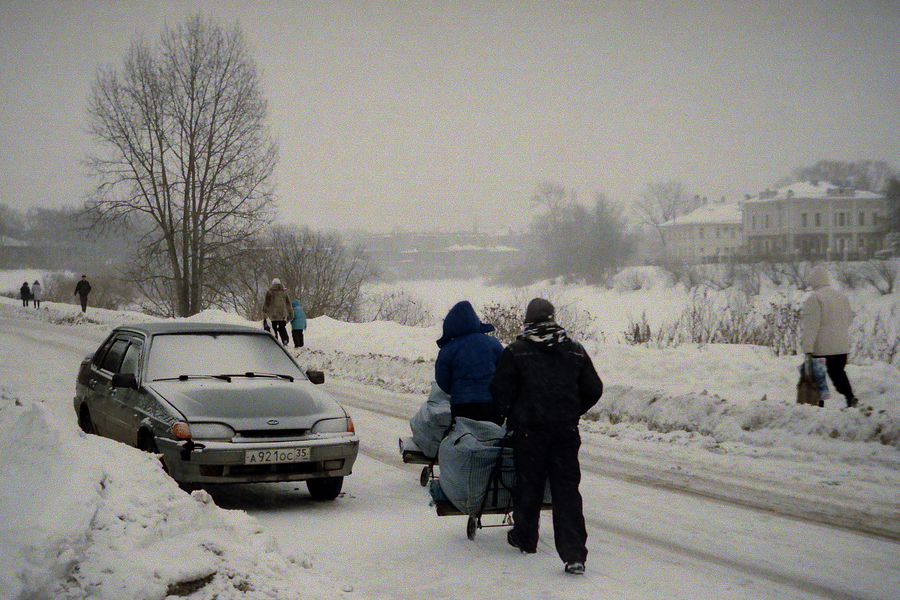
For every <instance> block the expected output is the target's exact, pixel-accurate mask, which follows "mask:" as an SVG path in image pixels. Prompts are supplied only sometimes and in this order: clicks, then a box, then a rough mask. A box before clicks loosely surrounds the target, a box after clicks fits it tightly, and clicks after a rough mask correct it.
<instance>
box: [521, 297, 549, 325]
mask: <svg viewBox="0 0 900 600" xmlns="http://www.w3.org/2000/svg"><path fill="white" fill-rule="evenodd" d="M555 312H556V309H554V308H553V305H552V304H550V301H549V300H544V299H543V298H535V299H534V300H532V301H531V302H529V303H528V308H526V309H525V322H526V323H540V322H541V321H552V320H553V316H554V313H555Z"/></svg>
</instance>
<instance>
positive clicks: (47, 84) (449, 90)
mask: <svg viewBox="0 0 900 600" xmlns="http://www.w3.org/2000/svg"><path fill="white" fill-rule="evenodd" d="M197 10H200V11H202V12H203V13H204V14H205V15H208V16H212V17H215V18H216V19H218V20H220V21H221V22H222V23H223V24H225V25H232V24H234V23H235V22H237V23H238V24H239V25H240V27H241V29H242V30H243V32H244V34H245V37H246V38H247V40H248V42H249V44H250V46H251V48H252V50H253V56H254V58H255V60H256V62H257V65H258V67H259V68H260V70H261V72H262V81H263V85H264V90H265V94H266V97H267V98H268V100H269V111H270V115H269V119H270V125H271V128H272V132H273V134H274V137H275V138H276V139H277V141H278V144H279V147H280V164H279V166H278V168H277V170H276V184H277V192H278V197H279V203H278V214H279V218H280V220H282V221H285V222H291V223H298V224H303V225H309V226H311V227H313V228H316V229H333V228H341V229H342V228H351V227H358V228H365V229H369V230H378V231H387V230H391V229H393V228H394V227H400V228H403V229H406V230H422V229H433V228H441V229H471V228H472V227H473V225H474V224H476V223H477V224H478V226H479V228H480V229H482V230H484V229H495V228H505V227H514V228H519V227H522V226H523V225H524V224H526V223H527V222H528V221H529V220H530V218H531V216H532V213H531V212H530V210H529V204H528V200H529V198H530V197H531V196H532V194H533V192H534V190H535V188H536V186H537V185H538V183H540V182H542V181H553V182H557V183H560V184H562V185H564V186H566V187H567V188H570V189H573V190H577V192H578V194H579V197H580V198H581V199H582V201H584V202H585V204H588V205H590V204H592V203H593V198H594V196H595V194H596V193H598V192H602V193H605V194H606V195H607V196H608V197H609V198H610V199H612V200H615V201H618V202H622V203H623V204H624V203H628V202H631V201H632V200H634V199H635V198H637V197H638V196H639V195H640V193H641V191H643V190H644V189H645V188H646V186H647V184H648V183H650V182H655V181H664V180H669V179H677V180H680V181H682V182H683V183H684V184H685V186H686V187H687V189H688V190H689V191H690V192H691V193H697V194H700V195H701V196H707V197H709V198H710V199H712V198H720V197H723V196H724V197H725V198H726V199H727V200H729V201H737V200H738V199H740V198H742V197H743V195H744V194H745V193H752V194H755V193H757V192H759V191H760V190H762V189H764V188H765V187H766V186H769V185H771V184H772V183H774V182H775V181H777V180H778V179H781V178H782V177H785V176H787V175H789V174H790V173H791V171H792V170H793V169H794V168H796V167H801V166H809V165H812V164H813V163H815V162H816V161H818V160H819V159H834V160H844V161H855V160H862V159H872V160H886V161H888V162H889V163H890V164H891V165H892V166H893V167H894V168H895V169H897V168H898V166H900V162H898V161H900V146H898V145H900V2H898V1H897V0H783V1H776V0H733V1H727V0H695V1H692V0H682V1H677V0H673V1H666V0H649V1H647V2H643V1H640V0H636V1H633V2H630V1H624V0H622V1H619V2H611V1H606V0H593V1H585V2H560V1H551V0H547V1H541V2H526V1H524V0H515V1H513V0H490V1H487V0H474V1H471V2H444V1H434V0H417V1H410V2H401V1H394V0H371V1H368V2H366V1H361V0H343V1H341V0H332V1H326V0H321V1H307V0H290V1H284V2H276V1H263V0H256V1H254V0H234V1H231V0H215V1H203V0H193V1H192V0H172V1H170V0H146V1H137V0H133V1H129V2H125V1H102V0H81V1H54V0H0V108H2V111H3V116H2V119H0V204H8V205H10V206H12V207H16V208H19V209H22V210H24V209H27V208H29V207H31V206H42V207H58V206H65V205H68V206H74V205H78V204H80V203H81V202H82V201H83V200H84V195H85V193H86V192H87V190H88V189H89V187H90V185H89V180H88V179H86V178H85V174H84V171H83V168H82V166H81V161H82V159H83V157H84V155H85V153H86V152H88V151H89V150H90V149H91V144H92V141H91V139H90V138H89V137H87V136H86V135H85V134H84V131H85V122H86V119H85V108H86V103H87V98H88V96H89V93H90V87H91V84H92V83H93V80H94V76H95V70H96V69H97V68H98V67H106V66H112V67H114V68H117V69H121V66H122V62H123V59H124V56H125V54H126V52H127V50H128V48H129V46H130V45H131V43H132V41H133V40H135V39H136V38H137V37H138V36H143V37H144V38H145V39H147V40H149V41H154V42H155V41H156V40H157V39H158V38H159V36H160V33H161V31H162V27H163V24H164V23H166V22H168V23H169V24H170V25H172V24H176V23H179V22H182V21H184V19H185V17H186V16H187V15H188V14H189V13H190V12H192V11H197Z"/></svg>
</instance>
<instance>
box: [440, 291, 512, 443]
mask: <svg viewBox="0 0 900 600" xmlns="http://www.w3.org/2000/svg"><path fill="white" fill-rule="evenodd" d="M491 331H494V326H493V325H490V324H488V323H482V322H481V320H480V319H479V318H478V315H477V314H475V309H474V308H472V304H471V303H470V302H469V301H468V300H463V301H462V302H457V303H456V304H455V305H454V306H453V308H451V309H450V311H449V312H448V313H447V316H446V317H445V318H444V328H443V335H442V336H441V339H439V340H438V341H437V345H438V348H440V350H439V351H438V356H437V360H436V361H435V364H434V378H435V381H436V382H437V384H438V386H439V387H440V388H441V389H442V390H444V392H446V393H447V394H449V395H450V415H451V416H452V417H454V418H455V417H466V418H469V419H474V420H476V421H492V422H494V423H497V424H498V425H500V424H502V423H503V417H502V415H501V414H500V412H499V410H498V408H497V407H496V406H495V404H494V399H493V397H492V396H491V392H490V391H489V390H488V384H490V382H491V379H493V377H494V371H495V370H496V369H497V361H498V360H499V359H500V355H501V354H502V353H503V344H501V343H500V340H498V339H497V338H495V337H492V336H490V335H487V334H488V333H490V332H491Z"/></svg>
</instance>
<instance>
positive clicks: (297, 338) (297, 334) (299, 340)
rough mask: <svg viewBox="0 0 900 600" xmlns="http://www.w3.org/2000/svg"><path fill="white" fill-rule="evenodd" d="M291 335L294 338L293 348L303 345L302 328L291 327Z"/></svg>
mask: <svg viewBox="0 0 900 600" xmlns="http://www.w3.org/2000/svg"><path fill="white" fill-rule="evenodd" d="M291 337H293V338H294V348H302V347H303V330H302V329H291Z"/></svg>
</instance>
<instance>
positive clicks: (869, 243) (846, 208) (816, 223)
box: [742, 181, 887, 260]
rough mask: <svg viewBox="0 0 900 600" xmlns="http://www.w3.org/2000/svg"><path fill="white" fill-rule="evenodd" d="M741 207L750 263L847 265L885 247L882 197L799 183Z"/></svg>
mask: <svg viewBox="0 0 900 600" xmlns="http://www.w3.org/2000/svg"><path fill="white" fill-rule="evenodd" d="M742 207H743V225H744V235H745V237H746V244H747V254H748V256H749V257H750V258H762V257H769V258H798V259H815V258H825V259H829V260H848V259H852V258H867V257H871V256H873V255H874V254H875V252H876V251H878V250H880V249H882V248H883V247H884V235H883V233H882V232H881V231H880V227H879V225H880V220H881V219H882V218H883V217H884V215H885V214H886V210H887V199H886V198H885V196H884V195H882V194H876V193H873V192H866V191H860V190H854V189H850V188H842V187H837V186H834V185H832V184H830V183H827V182H817V181H811V182H800V183H794V184H791V185H789V186H786V187H782V188H779V189H777V190H766V191H764V192H761V193H760V194H759V195H758V196H755V197H750V198H747V199H746V200H745V201H744V202H743V203H742Z"/></svg>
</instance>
